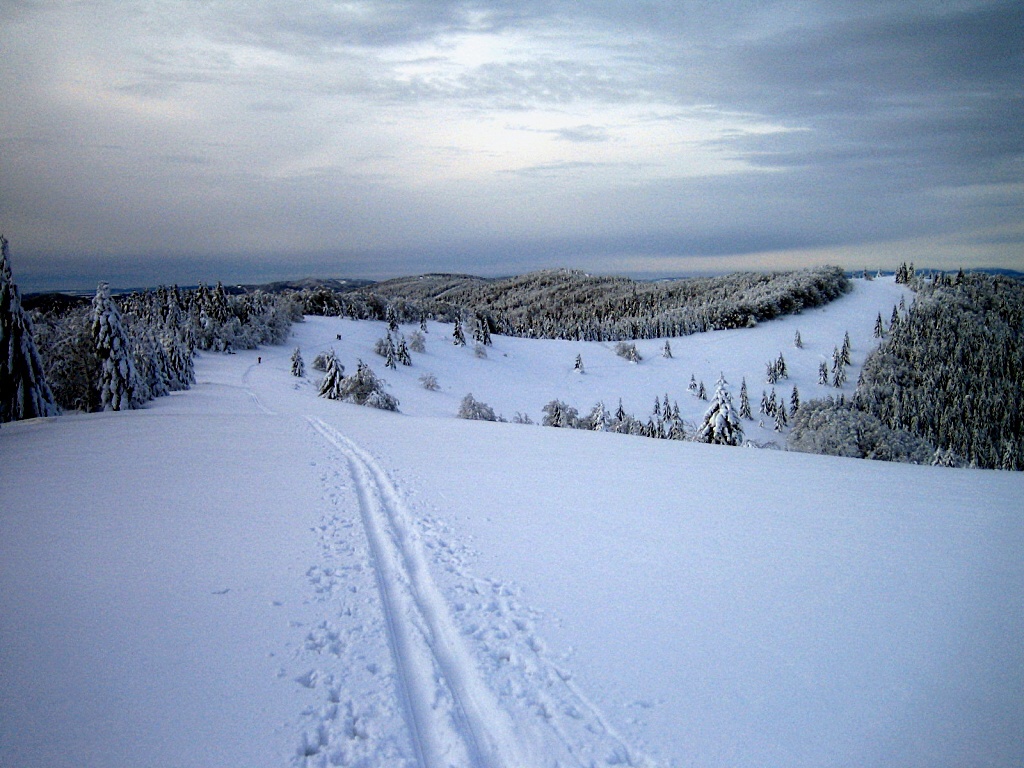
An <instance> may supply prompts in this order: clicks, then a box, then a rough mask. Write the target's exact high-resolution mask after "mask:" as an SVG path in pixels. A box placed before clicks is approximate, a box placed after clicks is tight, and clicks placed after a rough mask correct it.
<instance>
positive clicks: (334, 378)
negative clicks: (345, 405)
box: [319, 349, 345, 400]
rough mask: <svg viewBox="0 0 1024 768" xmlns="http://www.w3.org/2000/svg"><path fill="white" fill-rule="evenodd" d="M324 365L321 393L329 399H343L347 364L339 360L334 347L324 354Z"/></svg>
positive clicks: (321, 395)
mask: <svg viewBox="0 0 1024 768" xmlns="http://www.w3.org/2000/svg"><path fill="white" fill-rule="evenodd" d="M324 365H325V373H324V378H323V380H322V381H321V382H320V391H319V395H320V397H326V398H327V399H328V400H341V399H342V396H343V394H344V393H343V391H342V384H343V383H344V380H345V366H343V365H342V364H341V363H340V362H338V358H337V357H336V356H335V354H334V350H333V349H332V350H330V351H328V352H327V353H326V354H325V355H324Z"/></svg>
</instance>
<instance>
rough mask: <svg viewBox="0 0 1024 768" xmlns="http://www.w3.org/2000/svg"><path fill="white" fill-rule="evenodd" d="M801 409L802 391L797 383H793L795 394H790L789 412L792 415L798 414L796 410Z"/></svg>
mask: <svg viewBox="0 0 1024 768" xmlns="http://www.w3.org/2000/svg"><path fill="white" fill-rule="evenodd" d="M798 410H800V392H799V391H798V390H797V388H796V384H794V385H793V394H792V395H790V396H789V412H790V414H791V415H793V416H796V412H797V411H798Z"/></svg>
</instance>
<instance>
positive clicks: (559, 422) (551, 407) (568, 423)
mask: <svg viewBox="0 0 1024 768" xmlns="http://www.w3.org/2000/svg"><path fill="white" fill-rule="evenodd" d="M541 410H542V412H543V413H544V420H543V422H541V423H542V424H543V425H544V426H545V427H565V428H568V429H572V428H575V426H576V422H577V421H578V417H579V414H578V412H577V411H576V409H575V408H573V407H572V406H571V405H567V404H566V403H563V402H562V401H561V400H552V401H551V402H550V403H548V404H547V405H545V406H544V407H543V408H542V409H541Z"/></svg>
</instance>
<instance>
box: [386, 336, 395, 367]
mask: <svg viewBox="0 0 1024 768" xmlns="http://www.w3.org/2000/svg"><path fill="white" fill-rule="evenodd" d="M384 367H385V368H390V369H391V370H396V369H397V368H398V364H397V363H396V362H395V342H394V341H393V340H392V338H391V334H390V333H389V334H388V338H387V344H386V345H385V349H384Z"/></svg>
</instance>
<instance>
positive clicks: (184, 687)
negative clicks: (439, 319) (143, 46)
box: [0, 280, 1024, 768]
mask: <svg viewBox="0 0 1024 768" xmlns="http://www.w3.org/2000/svg"><path fill="white" fill-rule="evenodd" d="M854 282H855V290H854V291H853V293H851V294H850V295H848V296H846V297H844V298H843V299H841V300H839V301H837V302H835V303H834V304H832V305H829V306H827V307H825V308H822V309H816V310H813V311H810V312H806V313H804V314H802V315H798V316H794V317H788V318H783V319H781V320H778V321H773V322H771V323H766V324H763V325H760V326H758V327H756V328H752V329H744V330H740V331H728V332H715V333H709V334H701V335H696V336H691V337H686V338H679V339H672V340H671V346H672V352H673V357H672V358H671V359H668V358H664V357H661V351H662V347H663V344H664V341H663V340H662V341H657V340H651V341H640V342H637V347H638V349H639V350H640V352H641V354H642V355H643V356H644V360H643V361H642V362H640V363H639V364H630V363H628V362H626V361H625V360H623V359H622V358H620V357H617V356H616V355H615V354H614V351H613V345H612V344H599V343H584V342H579V343H576V342H561V341H536V340H524V339H510V338H504V337H497V336H496V337H494V344H493V346H492V347H488V348H487V357H486V358H485V359H480V358H477V357H476V356H475V355H474V354H473V351H472V349H471V348H458V347H455V346H453V345H452V344H451V326H443V325H439V324H430V326H429V333H427V334H426V351H425V352H424V353H422V354H417V353H413V356H412V357H413V366H412V367H403V366H399V368H398V370H395V371H391V370H387V369H385V368H384V364H383V359H382V358H380V357H378V356H377V355H375V354H373V352H372V346H373V342H374V341H375V340H376V339H378V338H380V337H381V336H383V335H384V333H385V327H384V324H382V323H354V322H351V321H346V320H341V319H338V318H309V319H308V320H307V322H305V323H303V324H299V325H296V326H295V327H294V338H293V343H292V344H290V345H289V346H285V347H276V348H264V349H261V350H258V351H254V352H244V353H239V354H236V355H227V356H218V355H211V354H206V355H203V356H202V357H201V358H199V359H198V360H197V377H198V379H199V383H198V384H197V385H196V387H195V388H194V389H192V390H191V391H188V392H183V393H176V394H174V395H172V396H170V397H166V398H162V399H160V400H158V401H155V402H153V403H151V404H150V405H149V406H148V407H147V408H145V409H144V410H141V411H134V412H127V413H105V414H92V415H65V416H61V417H57V418H53V419H46V420H34V421H29V422H19V423H15V424H4V425H3V428H2V429H0V669H2V674H0V766H5V767H6V766H11V767H12V768H13V767H16V766H47V767H48V768H64V767H65V766H66V767H67V768H71V767H72V766H74V767H75V768H93V767H95V768H99V767H100V766H104V767H106V766H111V767H119V766H140V765H152V766H175V767H181V768H185V767H191V766H194V767H196V768H199V767H200V766H202V767H204V768H205V767H209V766H321V765H323V766H331V765H355V766H417V765H422V766H425V767H428V766H429V767H431V768H433V767H434V766H447V765H454V766H506V767H507V768H517V767H519V766H522V767H524V768H527V767H529V766H592V765H594V766H611V765H637V766H701V767H704V766H706V767H709V768H711V767H714V768H719V767H721V768H725V767H726V766H729V767H736V766H744V767H747V766H749V767H750V768H755V767H757V768H763V767H765V766H779V767H780V768H789V767H792V766H796V767H800V766H807V767H808V768H809V767H811V766H814V767H819V766H851V768H852V767H854V766H856V767H858V768H870V767H873V766H878V767H882V766H900V767H901V768H902V767H906V768H913V767H920V768H926V767H927V768H936V767H942V766H949V767H950V768H953V767H954V766H956V767H961V766H1007V767H1009V766H1021V765H1024V739H1022V738H1021V734H1022V733H1024V645H1022V643H1021V638H1022V637H1024V515H1022V512H1024V503H1022V501H1021V500H1022V499H1024V473H1008V472H995V471H984V470H960V469H944V468H936V467H918V466H909V465H897V464H885V463H879V462H868V461H858V460H852V459H839V458H830V457H822V456H812V455H804V454H797V453H790V452H785V451H776V450H757V449H753V448H725V447H717V446H707V445H700V444H695V443H689V442H674V441H662V440H651V439H644V438H638V437H626V436H620V435H613V434H599V433H591V432H582V431H574V430H558V429H552V428H544V427H539V426H528V425H520V424H499V423H490V422H469V421H463V420H459V419H455V418H453V416H454V414H455V412H456V410H457V409H458V405H459V402H460V400H461V399H462V397H463V396H464V395H465V394H466V393H468V392H472V393H473V395H474V396H475V397H476V399H478V400H481V401H483V402H486V403H487V404H489V405H491V406H492V407H493V408H494V409H495V410H496V411H497V412H498V413H500V414H503V415H504V416H505V417H506V418H508V419H511V418H512V417H513V416H514V415H515V414H516V413H517V412H520V413H524V414H527V415H529V416H530V417H531V418H532V419H533V420H534V421H540V418H541V408H542V407H543V406H544V404H545V403H547V402H548V401H549V400H551V399H554V398H556V397H557V398H560V399H562V400H565V401H566V402H568V403H569V404H570V405H573V406H575V407H576V408H578V409H579V410H580V412H581V414H585V413H586V412H587V411H589V409H590V407H591V406H593V405H594V403H595V402H597V400H599V399H600V400H603V401H604V403H605V405H606V406H607V407H608V408H609V409H614V408H615V407H616V405H617V403H618V400H619V398H621V399H622V401H623V405H624V407H625V408H626V410H627V411H630V412H632V413H633V414H634V415H635V416H636V417H638V418H642V419H644V420H646V419H647V417H648V416H649V415H650V413H651V408H652V406H653V403H654V399H655V397H662V398H663V397H664V395H665V394H666V393H667V394H668V395H669V397H670V399H672V400H676V401H678V404H679V407H680V410H681V411H682V413H683V416H684V418H685V419H686V420H687V421H689V422H696V421H698V420H699V418H700V415H701V414H702V412H703V410H704V408H706V407H707V403H705V402H703V401H699V400H697V399H696V398H695V397H693V396H692V395H691V394H690V393H689V392H688V391H687V384H688V382H689V379H690V376H691V374H694V375H695V376H696V378H697V379H698V380H703V381H704V383H705V385H706V386H707V388H708V390H709V392H710V391H711V390H713V387H714V382H715V380H716V379H717V378H718V375H719V373H720V372H721V373H724V375H725V377H726V378H727V379H728V380H729V382H730V385H731V388H732V392H733V397H734V400H736V401H737V402H738V392H739V382H740V380H741V378H742V377H744V376H745V377H746V380H747V384H748V387H749V389H750V397H751V401H752V404H753V407H754V410H755V415H756V410H757V403H758V402H759V400H760V393H761V390H762V388H768V387H767V385H765V384H763V381H764V372H765V363H767V362H768V361H770V360H773V359H775V358H776V357H777V356H778V354H779V353H780V352H782V353H783V354H784V356H785V359H786V362H787V364H788V367H789V369H790V378H789V379H788V380H783V381H782V382H780V383H779V385H777V391H778V393H779V395H780V396H783V395H784V396H785V397H786V398H787V399H788V396H789V393H790V391H791V389H792V386H793V384H796V385H797V386H798V387H799V390H800V393H801V397H802V398H803V399H805V400H806V399H809V398H811V397H815V396H820V395H822V394H834V393H835V392H836V390H835V389H833V388H831V387H820V386H819V385H818V384H817V369H818V363H819V361H821V360H822V359H825V360H827V361H829V362H830V361H831V353H832V349H833V347H834V346H837V345H840V344H841V343H842V340H843V334H844V332H846V331H849V333H850V337H851V342H852V356H853V366H852V368H851V371H850V383H848V384H847V386H846V389H845V390H844V391H845V392H846V393H847V394H850V393H852V391H853V386H854V383H855V382H856V379H857V373H858V371H859V366H860V364H861V363H862V362H863V360H864V356H865V355H866V354H867V352H868V351H869V350H870V348H871V347H872V346H873V344H874V340H873V339H872V336H871V331H872V328H873V325H874V320H875V316H876V314H877V313H878V312H881V313H882V316H883V318H885V319H886V320H888V317H889V314H890V313H891V311H892V307H893V305H894V304H896V303H897V302H898V301H899V299H900V296H901V295H903V289H902V287H900V286H896V285H894V284H893V283H892V282H891V280H876V281H872V282H864V281H859V280H858V281H854ZM911 298H912V296H911V295H907V301H910V299H911ZM412 330H414V329H413V328H412V327H405V328H403V329H402V331H403V333H405V334H406V336H407V337H408V336H409V334H410V333H411V332H412ZM796 330H799V331H800V333H801V336H802V338H803V341H804V348H803V349H799V350H798V349H795V348H794V346H793V337H794V334H795V332H796ZM339 334H340V335H341V340H338V338H337V336H338V335H339ZM296 345H297V346H300V347H301V349H302V352H303V356H304V357H305V359H306V364H307V369H308V367H309V364H310V363H311V362H312V359H313V356H314V354H315V353H316V352H318V351H323V350H325V349H327V348H329V347H331V348H334V350H335V351H336V353H337V354H338V357H339V359H340V360H341V361H342V362H343V363H344V364H345V366H346V369H347V371H348V372H353V371H354V370H355V366H356V361H357V359H359V358H362V359H363V360H365V361H366V362H367V363H369V364H370V365H371V367H373V369H374V370H375V372H376V373H377V374H378V375H379V376H381V377H382V378H384V379H385V380H386V381H387V382H388V383H389V391H390V392H391V393H392V394H394V395H395V396H396V397H397V398H398V399H399V400H400V402H401V405H400V410H401V413H397V414H395V413H387V412H382V411H376V410H373V409H369V408H362V407H359V406H353V405H348V404H342V403H337V402H332V401H326V400H323V399H320V398H318V397H316V390H315V384H314V383H315V380H316V379H317V378H318V374H316V373H314V372H312V371H309V372H308V374H309V375H308V377H307V379H305V380H299V379H296V378H294V377H292V376H291V375H290V373H289V365H290V364H289V358H290V356H291V353H292V350H293V348H294V347H295V346H296ZM577 355H581V356H582V358H583V362H584V367H585V373H584V374H582V375H581V374H579V373H577V372H575V371H574V370H573V363H574V360H575V358H576V356H577ZM258 357H259V358H261V359H262V360H261V362H259V363H258V362H257V358H258ZM425 373H433V374H434V375H435V376H436V377H437V380H438V383H439V384H440V387H441V388H440V390H439V391H436V392H429V391H427V390H425V389H423V388H422V387H420V385H419V382H418V379H419V377H420V376H422V375H423V374H425ZM745 426H746V427H747V430H748V438H750V439H752V440H754V441H756V442H758V443H768V442H771V441H775V442H777V443H779V444H780V445H782V444H784V436H780V435H779V434H778V433H776V432H774V431H772V430H771V429H770V427H771V425H770V424H769V425H767V426H766V427H765V428H761V427H758V426H757V423H756V422H745Z"/></svg>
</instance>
